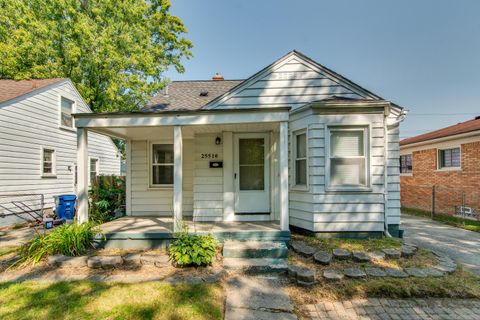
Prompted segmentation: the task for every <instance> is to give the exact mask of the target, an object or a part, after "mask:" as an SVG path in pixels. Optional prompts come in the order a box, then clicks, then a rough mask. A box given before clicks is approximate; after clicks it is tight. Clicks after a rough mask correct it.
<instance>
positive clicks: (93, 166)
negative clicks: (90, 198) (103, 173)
mask: <svg viewBox="0 0 480 320" xmlns="http://www.w3.org/2000/svg"><path fill="white" fill-rule="evenodd" d="M97 176H98V159H97V158H90V184H92V183H93V182H94V181H95V179H96V178H97Z"/></svg>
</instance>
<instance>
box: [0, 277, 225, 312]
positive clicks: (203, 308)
mask: <svg viewBox="0 0 480 320" xmlns="http://www.w3.org/2000/svg"><path fill="white" fill-rule="evenodd" d="M223 302H224V298H223V290H222V288H221V286H220V285H207V284H197V285H186V284H185V285H176V286H172V285H169V284H162V283H158V282H145V283H137V284H119V283H102V282H90V281H79V282H57V283H39V282H20V283H2V284H0V319H3V320H9V319H22V320H23V319H75V320H78V319H109V320H110V319H222V315H223Z"/></svg>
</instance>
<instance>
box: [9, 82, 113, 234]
mask: <svg viewBox="0 0 480 320" xmlns="http://www.w3.org/2000/svg"><path fill="white" fill-rule="evenodd" d="M75 112H84V113H87V112H91V110H90V108H89V107H88V105H87V104H86V103H85V101H84V100H83V98H82V97H81V95H80V94H79V93H78V91H77V90H76V89H75V86H74V85H73V83H72V82H71V81H70V80H69V79H39V80H21V81H14V80H0V214H1V213H2V212H3V213H4V214H8V213H9V212H10V211H9V210H13V211H14V212H20V211H22V212H23V211H24V209H25V208H26V207H27V206H28V207H30V208H31V209H38V206H39V205H40V202H41V199H40V198H41V196H43V197H44V207H45V208H47V209H48V208H52V207H53V206H54V196H57V195H60V194H72V193H74V192H76V186H75V183H76V182H75V170H76V149H77V137H76V136H77V129H76V128H75V126H74V122H73V117H72V114H73V113H75ZM86 160H87V162H88V175H89V177H91V178H93V176H95V175H100V174H119V172H120V154H119V151H118V149H117V148H116V146H115V145H114V143H113V141H112V139H111V138H109V137H106V136H103V135H101V134H98V133H93V132H92V133H91V134H90V137H89V148H88V158H87V159H86ZM12 207H13V208H12ZM34 207H35V208H34ZM8 208H10V209H8ZM19 221H22V220H21V219H17V218H15V217H14V216H9V217H4V218H1V217H0V225H9V224H12V223H15V222H19Z"/></svg>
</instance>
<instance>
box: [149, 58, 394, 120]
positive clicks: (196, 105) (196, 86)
mask: <svg viewBox="0 0 480 320" xmlns="http://www.w3.org/2000/svg"><path fill="white" fill-rule="evenodd" d="M292 59H296V60H298V61H301V62H302V63H304V64H305V65H308V66H309V68H311V69H312V70H315V71H316V72H319V73H322V74H324V75H326V76H327V77H328V78H329V79H331V80H332V81H333V82H335V83H338V84H339V85H340V86H342V87H344V88H345V89H346V90H349V92H351V95H352V96H355V97H356V98H358V99H365V100H369V101H375V100H384V99H382V98H381V97H379V96H378V95H375V94H374V93H372V92H370V91H368V90H366V89H364V88H362V87H361V86H359V85H357V84H355V83H354V82H352V81H350V80H348V79H347V78H345V77H343V76H341V75H339V74H338V73H336V72H334V71H332V70H330V69H328V68H327V67H325V66H322V65H320V64H319V63H317V62H315V61H313V60H312V59H310V58H308V57H307V56H305V55H304V54H302V53H300V52H298V51H295V50H293V51H291V52H289V53H288V54H286V55H284V56H283V57H281V58H280V59H278V60H276V61H275V62H273V63H272V64H270V65H269V66H267V67H265V68H263V69H262V70H260V71H259V72H257V73H255V74H254V75H252V76H251V77H249V78H248V79H246V80H230V81H228V80H219V81H212V80H197V81H174V82H172V83H171V84H169V85H168V87H167V88H166V89H164V90H163V91H162V92H161V93H160V94H159V95H157V96H155V97H154V98H152V100H150V102H149V103H148V104H147V106H146V107H145V108H143V110H142V111H146V112H161V111H192V110H199V109H215V108H217V107H218V106H220V105H221V104H222V102H224V101H226V100H228V99H229V98H231V97H234V96H235V95H236V94H238V93H239V92H241V91H242V90H244V89H245V88H248V87H249V86H250V85H252V84H253V83H255V81H257V80H258V79H261V78H262V77H263V76H265V75H267V74H268V73H269V72H271V71H272V70H275V69H276V68H280V67H281V66H282V65H283V64H285V63H287V62H289V61H292ZM202 91H205V92H208V94H207V95H206V96H205V95H203V96H202V95H201V92H202ZM326 98H328V97H326ZM392 106H393V107H396V108H398V109H401V107H399V106H397V105H395V104H393V103H392Z"/></svg>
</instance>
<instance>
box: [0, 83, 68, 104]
mask: <svg viewBox="0 0 480 320" xmlns="http://www.w3.org/2000/svg"><path fill="white" fill-rule="evenodd" d="M64 80H67V79H66V78H51V79H33V80H0V103H1V102H5V101H8V100H11V99H14V98H17V97H20V96H23V95H24V94H27V93H30V92H33V91H36V90H39V89H41V88H44V87H47V86H49V85H51V84H54V83H57V82H60V81H64Z"/></svg>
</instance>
